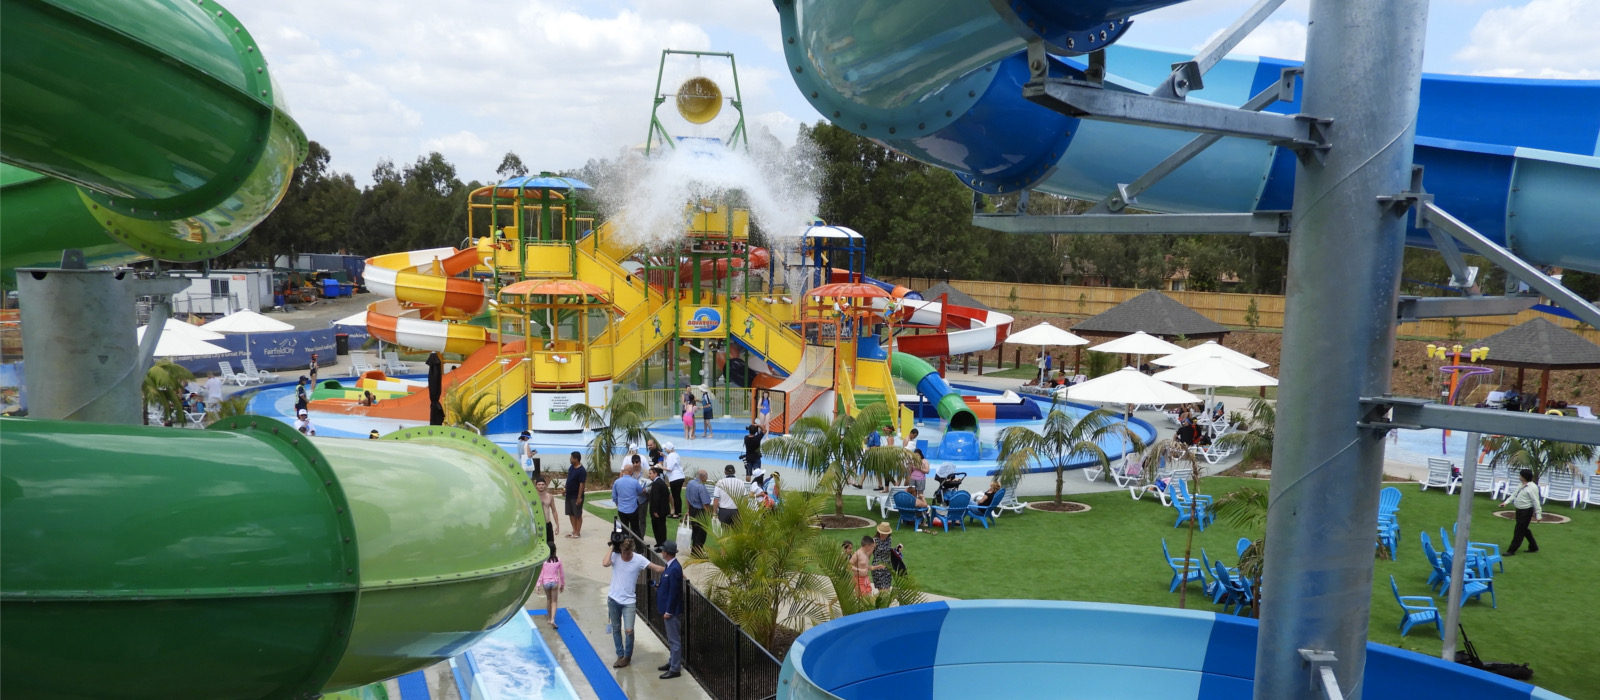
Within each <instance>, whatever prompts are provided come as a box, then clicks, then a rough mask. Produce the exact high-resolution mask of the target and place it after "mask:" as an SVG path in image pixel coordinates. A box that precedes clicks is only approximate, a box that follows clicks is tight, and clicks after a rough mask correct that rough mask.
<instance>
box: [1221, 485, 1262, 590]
mask: <svg viewBox="0 0 1600 700" xmlns="http://www.w3.org/2000/svg"><path fill="white" fill-rule="evenodd" d="M1216 507H1217V517H1218V518H1221V519H1222V520H1223V521H1224V522H1226V523H1228V524H1229V525H1232V526H1234V527H1238V528H1242V529H1246V530H1251V531H1255V532H1261V533H1265V532H1266V529H1267V492H1266V490H1264V489H1256V488H1250V487H1248V486H1246V487H1243V488H1240V489H1238V490H1236V491H1231V492H1229V493H1228V494H1227V495H1225V496H1223V497H1222V498H1219V499H1217V506H1216ZM1266 555H1267V537H1266V535H1265V534H1263V535H1262V536H1261V537H1258V538H1256V539H1254V540H1251V542H1250V546H1249V547H1248V548H1246V549H1245V550H1244V553H1243V554H1240V555H1239V575H1240V576H1243V577H1245V578H1247V579H1250V613H1251V615H1253V616H1255V617H1260V616H1261V570H1262V567H1263V566H1265V565H1266V561H1267V556H1266Z"/></svg>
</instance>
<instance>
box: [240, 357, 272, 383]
mask: <svg viewBox="0 0 1600 700" xmlns="http://www.w3.org/2000/svg"><path fill="white" fill-rule="evenodd" d="M239 365H240V366H242V367H244V371H243V372H240V373H239V374H240V375H241V376H245V377H249V378H251V379H254V380H255V381H258V382H266V381H267V380H268V379H276V378H277V377H276V375H273V374H272V373H270V372H263V371H261V370H260V369H259V368H257V367H256V361H255V360H252V359H250V358H248V357H246V358H244V359H243V360H240V361H239Z"/></svg>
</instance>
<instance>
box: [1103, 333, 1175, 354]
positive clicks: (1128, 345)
mask: <svg viewBox="0 0 1600 700" xmlns="http://www.w3.org/2000/svg"><path fill="white" fill-rule="evenodd" d="M1089 350H1090V351H1092V352H1109V353H1114V354H1117V355H1171V354H1172V353H1175V352H1178V351H1180V350H1183V348H1182V347H1181V346H1178V345H1173V344H1172V343H1169V342H1167V341H1165V340H1162V339H1160V338H1157V337H1155V336H1153V335H1150V334H1149V333H1146V332H1144V331H1139V332H1137V333H1133V334H1131V335H1125V336H1122V337H1121V338H1118V339H1116V340H1113V341H1111V342H1108V343H1101V344H1099V345H1096V346H1094V347H1092V348H1089Z"/></svg>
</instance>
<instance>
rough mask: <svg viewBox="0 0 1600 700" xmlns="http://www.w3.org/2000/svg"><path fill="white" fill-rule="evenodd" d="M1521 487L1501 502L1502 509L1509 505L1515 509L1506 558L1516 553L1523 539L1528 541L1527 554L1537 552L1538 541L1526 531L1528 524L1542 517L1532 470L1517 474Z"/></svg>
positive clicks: (1541, 508) (1537, 486)
mask: <svg viewBox="0 0 1600 700" xmlns="http://www.w3.org/2000/svg"><path fill="white" fill-rule="evenodd" d="M1519 476H1521V477H1522V485H1521V486H1518V487H1517V490H1516V491H1515V492H1514V493H1512V494H1511V496H1510V497H1508V498H1506V500H1504V501H1501V502H1500V505H1501V506H1502V507H1504V506H1505V505H1507V504H1510V505H1511V507H1512V508H1516V509H1517V527H1516V529H1515V530H1512V531H1511V546H1510V547H1508V548H1506V556H1508V557H1509V556H1512V555H1514V554H1516V553H1517V547H1520V546H1522V540H1523V538H1527V540H1528V553H1529V554H1532V553H1534V552H1537V551H1539V541H1538V540H1535V539H1533V532H1532V531H1531V530H1529V529H1528V523H1531V522H1533V521H1534V520H1538V519H1540V518H1543V517H1544V508H1543V507H1542V506H1541V505H1540V504H1539V485H1538V484H1535V483H1533V470H1532V469H1524V470H1522V472H1521V473H1520V474H1519Z"/></svg>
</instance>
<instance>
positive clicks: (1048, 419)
mask: <svg viewBox="0 0 1600 700" xmlns="http://www.w3.org/2000/svg"><path fill="white" fill-rule="evenodd" d="M1106 435H1120V436H1122V437H1124V438H1126V439H1127V440H1128V441H1130V442H1131V443H1133V449H1134V450H1142V449H1144V443H1143V442H1141V441H1140V440H1139V437H1138V436H1137V435H1134V434H1133V431H1130V430H1128V428H1127V426H1126V425H1125V424H1123V423H1122V421H1121V420H1119V415H1118V414H1117V413H1115V412H1113V411H1111V410H1110V409H1105V408H1102V409H1097V410H1095V411H1093V412H1090V413H1089V414H1088V415H1085V416H1084V417H1082V418H1078V419H1074V418H1073V417H1072V414H1070V413H1066V412H1064V411H1057V410H1052V411H1050V415H1048V416H1045V419H1044V432H1042V433H1040V432H1034V431H1033V429H1032V428H1028V427H1024V426H1016V427H1012V428H1006V429H1005V430H1003V431H1001V432H1000V464H1001V466H1002V469H1003V470H1014V472H1013V473H1021V471H1022V470H1023V469H1025V468H1026V467H1027V465H1028V464H1031V463H1037V462H1044V463H1045V464H1047V465H1049V466H1053V467H1055V469H1056V500H1055V502H1056V503H1057V504H1060V503H1061V488H1062V486H1063V481H1064V478H1065V476H1066V473H1067V465H1068V464H1071V463H1072V462H1074V461H1076V460H1079V459H1082V458H1084V457H1093V458H1094V459H1095V460H1096V461H1098V462H1099V463H1100V466H1101V467H1102V468H1105V469H1110V468H1111V460H1110V459H1109V458H1107V457H1106V453H1105V450H1103V449H1100V445H1099V444H1097V443H1098V441H1099V440H1100V439H1101V438H1103V437H1105V436H1106ZM1002 474H1005V471H1002ZM1002 482H1003V480H1002Z"/></svg>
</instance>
